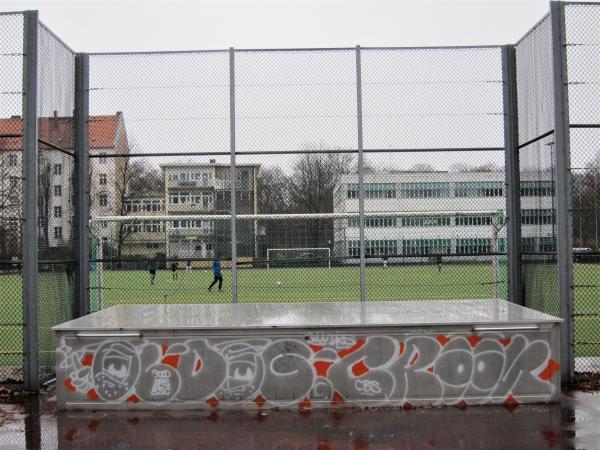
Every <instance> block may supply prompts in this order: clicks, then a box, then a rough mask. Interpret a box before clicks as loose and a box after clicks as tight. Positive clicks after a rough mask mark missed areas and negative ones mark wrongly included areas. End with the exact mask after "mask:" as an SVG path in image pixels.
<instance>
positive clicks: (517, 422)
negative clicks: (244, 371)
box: [0, 390, 600, 450]
mask: <svg viewBox="0 0 600 450" xmlns="http://www.w3.org/2000/svg"><path fill="white" fill-rule="evenodd" d="M0 448H1V449H3V450H4V449H21V448H27V449H55V448H60V449H85V450H93V449H102V450H108V449H149V450H150V449H248V450H254V449H279V450H283V449H297V450H300V449H320V450H333V449H352V450H358V449H376V450H381V449H415V450H420V449H428V450H430V449H439V450H443V449H451V450H457V449H474V450H476V449H587V450H593V449H599V448H600V392H590V393H587V392H582V391H567V392H564V393H563V394H562V395H561V399H560V402H559V403H553V404H541V405H520V406H517V407H505V406H486V407H480V406H469V407H466V408H455V407H452V408H418V409H391V408H383V409H332V410H316V411H310V412H297V411H296V412H292V411H277V410H265V411H259V412H257V411H220V410H216V411H204V412H199V411H194V412H190V411H186V412H183V411H179V412H164V411H163V412H160V411H152V412H150V411H147V412H141V411H137V412H135V411H122V412H114V411H110V412H101V411H98V412H85V413H82V412H65V413H62V412H57V411H56V404H55V398H54V392H53V391H52V390H51V391H50V392H48V393H44V394H41V395H39V396H33V397H28V398H25V399H20V400H18V401H12V402H10V403H3V404H0Z"/></svg>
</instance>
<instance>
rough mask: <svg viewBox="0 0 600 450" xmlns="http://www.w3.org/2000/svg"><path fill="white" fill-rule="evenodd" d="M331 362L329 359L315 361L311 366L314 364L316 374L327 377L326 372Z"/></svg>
mask: <svg viewBox="0 0 600 450" xmlns="http://www.w3.org/2000/svg"><path fill="white" fill-rule="evenodd" d="M332 364H333V362H331V361H315V362H314V363H313V366H315V370H316V371H317V375H318V376H320V377H326V378H327V373H328V372H329V368H330V367H331V365H332Z"/></svg>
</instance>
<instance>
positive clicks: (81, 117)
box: [75, 53, 90, 316]
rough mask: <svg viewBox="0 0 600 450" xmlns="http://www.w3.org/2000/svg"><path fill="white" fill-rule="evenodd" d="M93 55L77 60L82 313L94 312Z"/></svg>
mask: <svg viewBox="0 0 600 450" xmlns="http://www.w3.org/2000/svg"><path fill="white" fill-rule="evenodd" d="M88 119H89V56H88V55H87V54H85V53H79V54H77V57H76V60H75V127H76V129H75V139H76V143H75V154H76V160H75V161H76V191H75V192H76V215H75V217H76V219H75V220H76V227H77V248H76V252H77V275H76V282H77V299H78V305H79V311H78V312H79V315H80V316H84V315H86V314H89V312H90V290H89V266H90V242H89V226H90V224H89V219H90V201H89V195H90V188H89V156H90V153H89V148H88V147H89V146H88Z"/></svg>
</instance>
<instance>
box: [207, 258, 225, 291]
mask: <svg viewBox="0 0 600 450" xmlns="http://www.w3.org/2000/svg"><path fill="white" fill-rule="evenodd" d="M212 271H213V275H214V276H215V279H214V280H213V282H212V283H211V285H210V286H209V287H208V290H209V291H210V290H211V289H212V287H213V286H214V285H215V283H216V282H217V281H218V282H219V292H221V286H223V276H222V275H221V261H219V258H218V257H217V258H215V261H214V262H213V264H212Z"/></svg>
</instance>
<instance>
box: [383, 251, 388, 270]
mask: <svg viewBox="0 0 600 450" xmlns="http://www.w3.org/2000/svg"><path fill="white" fill-rule="evenodd" d="M387 261H388V254H387V250H385V251H384V252H383V268H384V269H387Z"/></svg>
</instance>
